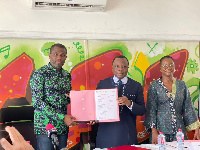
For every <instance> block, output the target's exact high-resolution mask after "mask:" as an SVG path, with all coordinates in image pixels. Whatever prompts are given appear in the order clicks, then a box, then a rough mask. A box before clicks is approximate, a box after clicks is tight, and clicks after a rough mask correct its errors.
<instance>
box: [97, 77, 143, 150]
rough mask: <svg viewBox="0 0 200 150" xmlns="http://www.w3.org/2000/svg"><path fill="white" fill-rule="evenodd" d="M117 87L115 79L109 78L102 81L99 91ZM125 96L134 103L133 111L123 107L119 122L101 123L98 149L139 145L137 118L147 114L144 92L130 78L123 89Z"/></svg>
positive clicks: (138, 84) (98, 134)
mask: <svg viewBox="0 0 200 150" xmlns="http://www.w3.org/2000/svg"><path fill="white" fill-rule="evenodd" d="M116 86H117V84H116V83H114V81H113V77H109V78H106V79H104V80H101V81H100V82H99V83H98V85H97V89H110V88H116ZM123 95H124V96H126V97H127V98H128V99H129V100H131V101H132V102H133V106H132V111H131V110H130V109H129V108H128V107H127V106H123V109H122V110H121V111H120V121H119V122H107V123H99V127H98V132H97V138H96V147H97V148H110V147H117V146H122V145H132V144H138V141H137V131H136V117H137V116H138V115H140V116H142V115H144V113H145V103H144V97H143V90H142V87H141V85H140V83H138V82H136V81H134V80H132V79H130V78H128V82H127V83H126V84H125V85H124V88H123ZM120 107H121V106H120Z"/></svg>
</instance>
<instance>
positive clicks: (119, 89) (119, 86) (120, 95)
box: [117, 80, 123, 97]
mask: <svg viewBox="0 0 200 150" xmlns="http://www.w3.org/2000/svg"><path fill="white" fill-rule="evenodd" d="M117 82H118V85H117V89H118V97H122V88H123V84H122V80H118V81H117Z"/></svg>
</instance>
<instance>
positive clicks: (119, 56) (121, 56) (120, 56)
mask: <svg viewBox="0 0 200 150" xmlns="http://www.w3.org/2000/svg"><path fill="white" fill-rule="evenodd" d="M116 58H125V59H126V60H127V62H128V65H129V61H128V59H127V58H126V57H125V56H124V55H118V56H116V57H115V58H114V59H113V61H112V64H113V62H114V61H115V59H116Z"/></svg>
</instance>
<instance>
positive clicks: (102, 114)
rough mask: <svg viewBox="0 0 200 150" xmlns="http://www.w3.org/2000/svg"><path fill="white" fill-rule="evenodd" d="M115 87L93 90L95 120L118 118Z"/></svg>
mask: <svg viewBox="0 0 200 150" xmlns="http://www.w3.org/2000/svg"><path fill="white" fill-rule="evenodd" d="M117 97H118V96H117V92H116V89H105V90H104V89H103V90H95V102H96V103H95V105H96V117H97V120H112V119H113V120H118V119H119V105H118V102H117Z"/></svg>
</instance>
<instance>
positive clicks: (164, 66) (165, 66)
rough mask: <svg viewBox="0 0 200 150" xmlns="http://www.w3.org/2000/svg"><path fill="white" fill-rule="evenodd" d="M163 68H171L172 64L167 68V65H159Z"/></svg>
mask: <svg viewBox="0 0 200 150" xmlns="http://www.w3.org/2000/svg"><path fill="white" fill-rule="evenodd" d="M161 66H162V67H163V68H168V67H169V68H173V67H174V64H170V65H169V66H168V65H167V64H164V65H161Z"/></svg>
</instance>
